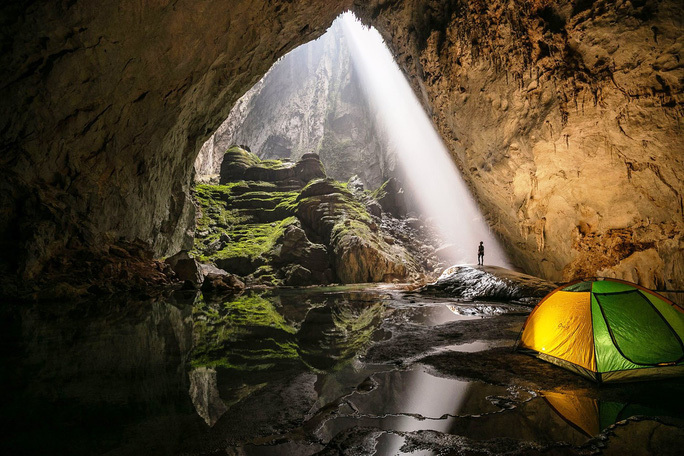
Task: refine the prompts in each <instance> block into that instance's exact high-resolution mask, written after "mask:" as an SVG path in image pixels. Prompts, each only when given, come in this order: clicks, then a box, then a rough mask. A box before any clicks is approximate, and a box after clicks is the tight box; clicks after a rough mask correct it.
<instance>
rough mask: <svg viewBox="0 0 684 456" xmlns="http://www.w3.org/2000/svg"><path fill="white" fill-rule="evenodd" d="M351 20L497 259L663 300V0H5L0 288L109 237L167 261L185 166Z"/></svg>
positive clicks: (675, 108) (667, 161)
mask: <svg viewBox="0 0 684 456" xmlns="http://www.w3.org/2000/svg"><path fill="white" fill-rule="evenodd" d="M352 6H353V9H354V10H355V11H356V12H357V13H358V14H359V15H360V16H361V17H362V18H363V19H364V20H365V21H367V22H368V23H371V24H372V25H374V26H376V27H377V28H378V30H379V31H380V32H381V33H382V34H383V36H384V37H385V39H386V40H387V42H388V45H389V46H390V48H391V49H392V51H393V52H394V54H395V55H396V56H397V59H398V62H399V63H400V65H401V66H402V67H403V68H404V69H405V70H406V72H407V74H408V75H409V76H410V78H411V80H412V83H413V86H414V88H415V90H416V93H418V94H419V95H420V96H421V97H422V99H423V101H424V103H425V106H426V108H427V109H428V110H429V112H431V113H432V115H433V119H434V121H435V124H436V125H437V127H438V129H439V131H440V132H441V134H442V136H443V138H444V140H445V141H446V143H447V145H448V146H449V148H450V150H451V151H452V154H453V156H454V159H455V160H456V162H457V163H458V165H459V166H460V168H461V170H462V171H463V172H464V176H465V178H466V180H467V181H468V183H469V185H470V187H471V189H472V190H473V192H474V194H475V195H476V197H477V198H478V200H479V203H480V205H481V207H482V208H483V210H484V211H485V212H486V214H487V217H488V219H489V221H490V223H491V225H492V227H493V229H494V230H495V231H496V232H497V233H498V234H499V235H500V236H501V237H502V238H503V239H504V240H505V241H506V242H505V245H506V246H507V248H508V249H509V253H510V255H511V257H512V259H513V260H514V261H515V262H516V263H518V264H519V265H520V266H522V267H523V268H524V269H525V270H526V271H527V272H530V273H533V274H536V275H541V276H543V277H546V278H549V279H552V280H560V279H567V278H571V277H573V276H577V275H592V274H600V275H616V276H619V277H624V278H627V279H632V280H636V281H639V282H640V283H642V284H644V285H647V286H662V285H666V286H668V287H680V288H681V287H682V286H683V285H684V266H683V265H684V261H683V260H684V241H683V238H682V234H681V233H682V232H683V231H684V229H683V228H684V223H683V221H682V212H683V208H682V206H683V203H682V191H683V189H682V185H683V184H682V173H683V172H684V171H683V166H682V160H684V158H683V157H684V154H682V151H683V147H682V133H681V117H682V84H683V83H682V80H683V78H684V71H683V69H682V63H681V48H682V46H683V45H684V34H682V8H681V2H680V1H678V0H661V1H658V0H632V1H624V0H617V1H614V2H612V1H611V2H609V1H605V0H597V1H594V2H592V1H580V0H578V1H575V2H571V1H563V0H561V1H557V2H554V1H545V0H509V1H504V0H490V1H484V0H471V1H448V2H443V1H436V0H404V1H399V0H397V1H391V0H388V1H373V2H363V4H361V2H359V4H357V5H351V1H346V0H335V1H325V2H323V1H299V0H293V1H288V2H284V1H283V2H280V1H266V0H263V1H249V2H248V1H242V0H239V1H231V2H228V1H218V2H217V1H208V0H192V1H190V0H178V1H175V2H171V1H164V0H162V1H158V2H143V3H140V2H131V1H121V2H97V3H93V2H85V1H79V0H76V1H72V2H68V3H55V2H47V1H37V2H31V3H29V4H24V3H22V2H6V3H4V4H3V6H2V7H1V8H2V9H1V10H0V17H1V18H2V25H3V27H2V29H1V30H2V31H1V32H0V33H2V35H1V36H2V41H1V43H2V55H1V57H0V68H1V70H0V71H1V72H2V73H1V76H0V80H1V81H2V85H1V86H0V87H1V89H0V90H1V93H0V99H2V103H0V131H2V143H1V146H0V147H1V150H2V152H1V154H0V157H1V158H0V165H1V168H0V169H1V173H2V175H0V213H1V214H2V216H1V217H0V239H2V245H0V248H2V252H3V254H2V264H3V271H2V272H13V271H14V270H17V269H18V270H19V271H20V272H21V273H22V274H23V275H24V276H25V277H31V276H34V275H36V274H37V273H38V272H39V271H40V270H41V268H42V266H43V265H44V263H45V261H46V259H48V258H51V257H56V256H59V255H61V254H62V253H63V252H64V251H68V250H69V249H73V248H76V247H79V246H85V247H88V248H98V247H99V246H101V245H103V244H106V243H107V242H109V241H110V240H111V239H117V238H125V239H127V240H134V239H136V238H139V239H141V240H143V241H144V242H146V243H147V244H148V245H150V246H151V248H152V249H153V250H154V252H155V253H156V254H157V255H165V254H168V253H174V251H177V250H178V249H179V248H180V247H181V246H182V245H187V244H188V242H189V241H190V238H191V236H190V234H189V233H188V232H187V230H188V228H189V227H191V226H192V205H191V204H190V202H189V199H188V196H187V193H188V192H187V190H188V186H189V181H190V173H191V168H192V163H193V161H194V159H195V155H196V151H197V150H199V148H200V146H201V144H202V143H203V142H204V140H206V138H207V137H209V135H210V134H211V133H212V132H213V131H214V130H215V129H216V128H217V127H218V126H219V125H220V123H221V121H222V120H223V119H225V118H226V117H227V115H228V111H229V110H230V107H231V106H232V105H233V104H234V103H235V101H236V100H237V99H238V98H239V97H240V96H241V95H242V94H244V93H245V92H246V91H247V90H248V89H249V88H250V87H251V86H252V85H253V84H254V83H256V82H257V81H258V80H259V78H261V77H262V76H263V75H264V74H265V73H266V71H267V70H268V68H269V67H270V66H271V65H272V63H273V62H274V61H275V60H276V59H277V58H278V57H279V56H282V55H284V54H285V53H286V52H287V51H289V50H291V49H293V48H294V47H295V46H296V45H298V44H301V43H304V42H307V41H310V40H311V39H313V38H315V37H317V36H318V35H320V34H321V33H322V32H323V31H324V30H325V29H326V27H327V26H329V25H330V23H331V22H332V20H333V19H334V18H335V17H336V16H337V15H338V14H339V13H340V12H342V11H343V10H344V9H345V8H346V7H352Z"/></svg>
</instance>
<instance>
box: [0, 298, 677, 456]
mask: <svg viewBox="0 0 684 456" xmlns="http://www.w3.org/2000/svg"><path fill="white" fill-rule="evenodd" d="M528 311H529V309H527V308H525V307H521V306H517V305H515V304H512V303H482V302H474V303H473V302H471V303H459V302H456V301H454V300H449V299H436V298H425V297H420V296H418V295H414V294H409V293H404V292H401V291H399V290H398V289H396V288H393V287H391V286H366V287H338V288H307V289H287V290H268V291H264V290H262V291H258V292H249V293H246V294H244V295H241V296H238V297H232V298H220V297H210V296H203V295H202V294H199V293H194V292H174V293H169V294H167V295H164V296H161V297H158V298H154V299H152V298H147V299H136V298H133V297H130V296H119V297H116V298H110V299H105V300H100V301H93V302H82V303H78V304H75V303H43V304H40V305H30V306H28V305H22V306H8V307H6V308H5V310H4V311H3V315H2V336H1V337H2V358H3V369H2V374H1V375H2V377H1V379H2V395H3V397H2V404H1V406H0V416H1V417H2V418H0V419H2V427H3V430H4V438H3V439H2V444H1V447H0V450H2V452H3V454H73V455H79V454H110V455H119V454H143V453H147V454H215V453H221V454H240V455H252V454H254V455H264V454H279V455H286V454H293V455H300V454H301V455H307V454H316V453H319V452H321V454H378V455H394V454H404V453H408V454H415V455H419V454H422V455H432V454H449V451H446V453H445V448H446V449H448V448H451V451H452V452H458V451H461V450H462V449H465V448H469V449H470V450H472V451H475V450H476V451H480V452H482V453H483V454H486V453H493V454H495V453H496V452H497V451H498V450H497V448H499V449H501V448H500V447H498V446H497V445H500V442H502V441H505V442H508V443H506V445H505V446H506V448H508V450H510V449H516V448H517V449H518V450H519V451H521V452H525V451H526V449H529V448H552V449H554V451H560V452H562V453H563V454H565V453H569V454H572V453H574V452H577V451H580V452H582V451H591V450H592V448H593V449H597V448H601V446H602V445H603V446H605V445H606V443H605V442H607V448H608V450H610V449H611V448H613V447H615V445H617V447H615V448H617V449H619V448H620V447H619V443H620V441H619V440H616V439H617V437H610V435H617V436H620V435H621V434H620V431H610V429H616V425H615V423H620V424H621V425H624V426H626V428H628V429H629V432H628V433H627V434H629V435H631V436H633V437H631V439H632V440H631V441H629V445H630V447H631V448H635V445H636V447H637V448H638V447H639V445H641V446H643V449H644V451H646V449H647V447H649V445H650V446H651V447H652V445H660V446H659V447H658V448H660V449H661V450H662V451H660V453H662V454H667V453H668V452H670V453H671V454H676V451H675V449H676V448H677V445H676V441H678V439H681V437H682V436H684V431H683V429H684V413H683V412H682V410H683V408H682V405H683V404H682V400H683V399H682V397H683V396H684V394H683V393H684V385H683V384H682V382H681V381H670V382H665V383H663V382H659V383H656V384H655V385H654V386H653V388H652V389H654V390H657V392H656V393H650V392H649V388H648V385H646V386H644V385H643V384H642V385H641V386H639V387H638V388H633V389H629V388H627V389H625V388H622V389H620V388H621V387H618V389H615V388H613V389H609V390H607V391H602V392H599V393H597V392H596V389H595V388H593V386H592V385H590V384H588V383H587V382H585V381H584V380H582V379H575V378H574V377H573V376H572V375H571V374H568V375H569V377H568V378H569V379H570V380H569V381H565V382H564V383H562V384H554V383H553V382H551V383H549V382H547V383H546V384H545V386H544V388H535V387H531V386H530V384H529V382H526V381H524V380H520V381H517V380H516V379H513V380H511V381H509V382H506V383H505V384H502V382H501V381H500V380H496V381H489V380H488V378H487V372H488V369H489V367H488V365H487V363H486V362H485V361H482V366H481V368H480V369H479V370H478V369H477V367H478V365H479V363H480V361H479V358H478V356H480V354H492V353H493V354H494V355H495V356H499V357H504V358H505V357H511V356H521V355H513V354H512V353H510V347H511V346H512V343H513V340H514V339H515V335H516V332H517V330H519V328H520V325H521V324H522V322H523V321H524V318H525V315H526V312H528ZM456 355H459V356H468V357H472V359H473V360H474V361H473V362H472V363H470V364H471V366H470V371H469V372H472V369H473V366H475V370H476V371H477V372H478V374H477V375H476V376H474V377H473V376H472V375H460V374H459V373H458V366H456V370H455V372H456V375H454V371H453V369H450V371H449V375H446V374H445V373H444V372H440V371H439V370H437V369H436V368H435V367H434V366H432V365H431V364H430V359H431V356H439V357H441V359H444V357H445V356H446V357H449V356H454V357H455V356H456ZM483 356H484V355H483ZM487 356H489V355H487ZM447 359H449V358H447ZM454 359H456V358H454ZM459 359H463V358H459ZM466 359H471V358H466ZM482 359H483V360H485V359H490V360H491V359H492V358H491V357H489V358H486V357H483V358H482ZM520 359H521V360H524V362H528V363H537V362H540V361H538V360H532V359H531V358H530V359H529V360H528V358H527V357H525V358H520ZM490 362H491V361H490ZM548 369H551V371H549V372H556V371H555V369H557V368H556V367H554V366H549V367H548ZM563 375H565V374H563ZM632 416H641V417H649V418H648V419H645V420H643V421H635V420H632V421H624V420H625V419H627V418H629V417H632ZM650 417H659V418H657V420H655V419H653V418H650ZM644 423H646V424H644ZM645 426H648V427H647V428H644V427H645ZM642 428H644V429H642ZM607 429H608V430H609V431H606V430H607ZM606 432H609V433H608V434H606ZM610 432H612V434H610ZM654 436H655V437H654ZM621 438H622V437H621ZM502 439H504V440H502ZM611 439H612V440H611ZM644 439H649V440H648V441H645V440H644ZM653 439H655V441H653ZM623 440H624V439H623ZM613 441H616V442H618V443H613ZM602 442H603V443H602ZM611 445H613V446H611ZM644 454H646V453H644Z"/></svg>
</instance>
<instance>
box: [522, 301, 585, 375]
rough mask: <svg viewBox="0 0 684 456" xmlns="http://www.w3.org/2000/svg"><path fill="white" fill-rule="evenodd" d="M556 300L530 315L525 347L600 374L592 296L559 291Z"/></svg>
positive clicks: (526, 328)
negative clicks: (593, 326) (593, 331)
mask: <svg viewBox="0 0 684 456" xmlns="http://www.w3.org/2000/svg"><path fill="white" fill-rule="evenodd" d="M553 296H554V298H553V299H548V300H546V301H545V302H544V303H543V304H544V305H541V304H542V303H540V305H538V306H537V307H536V308H535V309H534V311H533V312H532V313H531V314H530V316H529V318H528V319H527V322H526V323H525V331H524V332H523V334H522V346H523V347H525V348H529V349H532V350H535V351H537V352H539V353H540V354H544V355H547V356H551V357H553V358H558V359H561V360H565V361H568V362H571V363H573V364H575V365H577V366H581V367H583V368H585V369H588V370H590V371H596V358H595V356H594V335H593V333H592V326H591V307H590V305H589V304H590V300H591V293H589V292H584V293H575V292H569V291H557V292H555V293H554V295H553ZM549 322H553V324H549Z"/></svg>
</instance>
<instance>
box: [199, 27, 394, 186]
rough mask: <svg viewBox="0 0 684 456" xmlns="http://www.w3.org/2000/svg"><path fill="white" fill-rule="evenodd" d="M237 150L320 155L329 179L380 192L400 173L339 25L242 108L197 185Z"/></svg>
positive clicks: (208, 152) (208, 148) (211, 149)
mask: <svg viewBox="0 0 684 456" xmlns="http://www.w3.org/2000/svg"><path fill="white" fill-rule="evenodd" d="M235 144H241V145H246V146H248V147H249V148H250V149H251V150H252V152H254V153H255V154H257V155H258V156H259V158H263V159H272V158H276V159H282V158H289V159H291V160H293V161H296V160H299V159H300V158H301V157H302V155H304V154H306V153H311V152H313V153H317V154H319V155H320V157H321V161H322V162H323V165H324V166H325V169H326V172H327V174H328V175H329V176H330V177H332V178H334V179H337V180H343V181H347V180H349V178H350V177H351V176H353V175H355V174H356V175H358V176H359V177H360V178H361V180H362V181H363V183H364V184H365V185H366V186H367V187H369V188H378V187H379V186H380V185H382V183H383V182H384V181H385V179H386V177H385V176H386V175H387V173H388V171H393V167H394V161H393V160H388V158H387V155H388V149H389V144H388V141H387V138H386V135H384V134H383V132H382V131H380V129H379V127H378V126H377V125H376V122H375V119H374V115H373V114H372V112H371V108H370V106H369V105H368V103H367V101H366V97H365V96H364V93H363V88H362V86H361V83H360V81H359V77H358V74H357V73H356V71H355V69H354V65H353V63H352V60H351V56H350V54H349V49H348V45H347V42H346V39H345V37H344V35H343V32H342V26H341V24H340V23H339V22H338V21H336V22H334V23H333V25H332V26H331V27H330V29H329V30H328V31H327V32H326V33H325V34H324V35H323V36H321V37H320V38H318V39H317V40H315V41H312V42H309V43H306V44H305V45H302V46H300V47H298V48H297V49H295V50H293V51H291V52H290V53H288V54H287V55H286V56H284V57H283V58H282V59H280V60H279V61H278V62H276V63H275V64H274V65H273V67H272V68H271V69H270V70H269V71H268V73H266V75H265V76H264V77H263V79H261V80H260V81H259V82H258V83H257V84H255V85H254V87H252V88H251V89H250V90H249V91H248V92H247V93H246V94H245V95H244V96H243V97H242V98H240V99H239V100H238V101H237V103H236V104H235V105H234V106H233V109H232V110H231V112H230V115H229V116H228V118H227V119H226V120H225V122H223V123H222V124H221V126H220V127H219V128H218V130H217V131H216V132H215V133H214V134H213V135H212V136H211V138H209V140H207V142H206V143H204V145H203V146H202V149H201V150H200V153H199V154H198V156H197V159H196V160H195V171H196V173H197V175H196V179H198V180H206V178H207V177H209V176H212V175H216V174H218V173H219V169H220V167H221V160H222V158H223V154H224V152H225V151H226V150H228V148H229V147H230V146H232V145H235ZM388 167H389V168H391V169H389V170H388V169H387V168H388Z"/></svg>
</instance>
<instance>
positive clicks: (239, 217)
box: [192, 147, 418, 285]
mask: <svg viewBox="0 0 684 456" xmlns="http://www.w3.org/2000/svg"><path fill="white" fill-rule="evenodd" d="M220 181H221V184H222V185H206V184H203V185H202V184H200V185H198V186H197V187H196V198H197V201H198V203H199V218H198V224H197V233H196V238H195V250H194V252H193V253H194V254H195V255H197V256H198V257H199V258H200V260H202V261H205V262H212V263H215V264H216V266H218V267H219V268H222V269H225V270H226V271H228V272H230V273H235V274H238V275H240V276H247V281H248V282H250V283H259V284H267V285H281V284H284V285H314V284H326V283H331V282H337V281H341V282H343V283H363V282H382V281H392V280H406V279H407V278H408V277H409V276H410V275H411V274H412V273H415V272H416V271H417V269H418V267H417V266H416V265H415V264H414V263H415V262H414V260H413V257H412V256H411V254H410V253H409V252H408V251H407V249H406V248H404V247H403V243H401V242H398V241H397V240H395V239H394V238H392V236H391V234H390V232H389V231H387V232H386V231H384V230H382V229H381V228H380V226H379V224H380V218H379V216H380V215H381V213H377V214H376V216H372V215H371V214H370V213H369V210H368V207H369V206H371V207H378V208H379V207H380V206H379V205H378V203H377V202H375V201H374V200H372V198H371V197H370V195H367V200H362V199H360V198H357V197H356V196H355V195H354V194H353V193H352V192H351V191H350V190H348V189H347V185H346V184H343V183H341V182H338V181H335V180H332V179H327V178H326V174H325V171H324V170H323V167H322V165H321V162H320V160H319V158H318V155H316V154H305V155H304V156H303V157H302V159H301V160H300V161H298V162H297V163H287V162H282V161H280V160H261V159H259V158H258V157H257V156H256V155H254V154H252V153H251V152H247V151H246V150H244V149H241V148H239V147H233V148H231V149H229V150H228V151H227V152H226V154H225V157H224V160H223V164H222V166H221V176H220ZM357 191H360V192H363V190H362V189H361V190H358V189H357ZM372 204H374V206H373V205H372ZM192 261H194V260H192Z"/></svg>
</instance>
